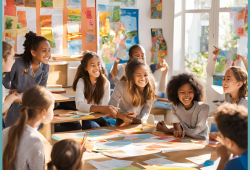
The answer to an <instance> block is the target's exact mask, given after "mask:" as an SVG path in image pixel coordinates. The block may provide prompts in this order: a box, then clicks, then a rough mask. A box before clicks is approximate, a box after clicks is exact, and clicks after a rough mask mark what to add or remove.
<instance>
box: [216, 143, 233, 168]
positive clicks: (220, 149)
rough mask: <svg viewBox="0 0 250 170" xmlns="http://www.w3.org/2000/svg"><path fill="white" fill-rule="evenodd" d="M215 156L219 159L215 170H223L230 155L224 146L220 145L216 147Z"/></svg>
mask: <svg viewBox="0 0 250 170" xmlns="http://www.w3.org/2000/svg"><path fill="white" fill-rule="evenodd" d="M217 154H218V156H220V157H221V159H220V163H219V165H218V168H217V170H223V169H224V168H225V166H226V164H227V163H228V161H229V158H230V153H229V152H228V150H227V148H226V147H225V146H224V145H221V146H218V147H217ZM230 169H231V168H230Z"/></svg>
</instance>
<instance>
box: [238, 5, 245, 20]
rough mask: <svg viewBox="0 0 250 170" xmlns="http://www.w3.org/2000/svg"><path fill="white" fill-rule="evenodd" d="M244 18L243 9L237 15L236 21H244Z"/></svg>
mask: <svg viewBox="0 0 250 170" xmlns="http://www.w3.org/2000/svg"><path fill="white" fill-rule="evenodd" d="M244 18H245V8H243V9H242V10H241V11H240V12H239V13H238V20H241V19H244Z"/></svg>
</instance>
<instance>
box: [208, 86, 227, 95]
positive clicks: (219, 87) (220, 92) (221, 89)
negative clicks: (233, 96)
mask: <svg viewBox="0 0 250 170" xmlns="http://www.w3.org/2000/svg"><path fill="white" fill-rule="evenodd" d="M211 87H212V88H213V89H214V91H216V92H217V93H219V94H224V91H223V87H222V86H217V85H212V86H211Z"/></svg>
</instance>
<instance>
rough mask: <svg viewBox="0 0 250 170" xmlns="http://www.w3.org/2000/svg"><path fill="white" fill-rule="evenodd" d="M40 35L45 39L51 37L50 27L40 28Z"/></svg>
mask: <svg viewBox="0 0 250 170" xmlns="http://www.w3.org/2000/svg"><path fill="white" fill-rule="evenodd" d="M41 36H43V37H45V38H46V39H53V35H52V29H51V28H41Z"/></svg>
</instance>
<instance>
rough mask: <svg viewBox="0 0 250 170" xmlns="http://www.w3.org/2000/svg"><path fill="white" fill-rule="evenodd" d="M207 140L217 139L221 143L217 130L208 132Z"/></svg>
mask: <svg viewBox="0 0 250 170" xmlns="http://www.w3.org/2000/svg"><path fill="white" fill-rule="evenodd" d="M209 140H210V141H218V142H220V143H222V140H221V138H220V134H219V133H218V132H211V133H209Z"/></svg>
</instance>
